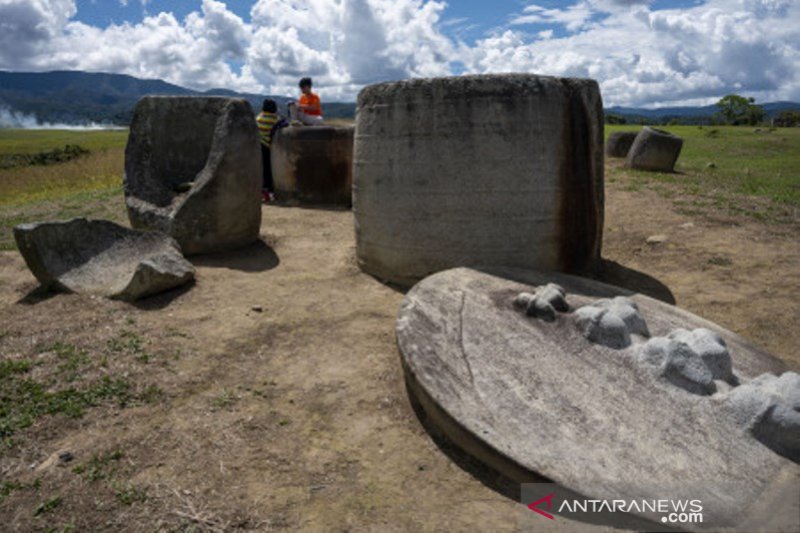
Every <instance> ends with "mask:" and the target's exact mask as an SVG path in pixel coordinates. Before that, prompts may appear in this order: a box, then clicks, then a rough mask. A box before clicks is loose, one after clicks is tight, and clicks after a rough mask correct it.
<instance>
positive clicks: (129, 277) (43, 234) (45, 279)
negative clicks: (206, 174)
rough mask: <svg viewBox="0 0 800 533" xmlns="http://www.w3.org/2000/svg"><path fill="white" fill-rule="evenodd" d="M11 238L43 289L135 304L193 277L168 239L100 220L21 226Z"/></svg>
mask: <svg viewBox="0 0 800 533" xmlns="http://www.w3.org/2000/svg"><path fill="white" fill-rule="evenodd" d="M14 238H15V239H16V241H17V247H18V248H19V251H20V253H21V254H22V256H23V258H24V259H25V262H26V263H27V265H28V268H30V269H31V272H33V275H34V276H36V279H38V280H39V282H40V283H41V284H42V286H43V287H45V288H48V289H54V290H61V291H66V292H76V293H83V294H93V295H98V296H106V297H109V298H116V299H120V300H128V301H132V300H137V299H139V298H143V297H145V296H149V295H152V294H156V293H159V292H163V291H166V290H169V289H173V288H175V287H178V286H180V285H183V284H184V283H187V282H188V281H190V280H192V279H193V278H194V267H193V266H192V264H191V263H189V262H188V261H187V260H186V259H185V258H184V257H183V255H182V254H181V250H180V247H179V246H178V244H177V243H176V242H175V240H174V239H172V238H171V237H169V236H168V235H165V234H163V233H159V232H154V231H137V230H132V229H129V228H125V227H123V226H120V225H118V224H115V223H113V222H109V221H106V220H87V219H85V218H76V219H73V220H69V221H66V222H41V223H34V224H22V225H20V226H17V227H15V228H14Z"/></svg>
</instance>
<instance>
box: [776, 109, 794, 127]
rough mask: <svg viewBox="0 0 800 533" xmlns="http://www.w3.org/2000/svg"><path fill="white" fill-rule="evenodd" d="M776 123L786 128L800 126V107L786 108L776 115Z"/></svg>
mask: <svg viewBox="0 0 800 533" xmlns="http://www.w3.org/2000/svg"><path fill="white" fill-rule="evenodd" d="M775 125H776V126H783V127H786V128H789V127H793V126H800V109H784V110H783V111H781V112H780V113H779V114H778V116H777V117H775Z"/></svg>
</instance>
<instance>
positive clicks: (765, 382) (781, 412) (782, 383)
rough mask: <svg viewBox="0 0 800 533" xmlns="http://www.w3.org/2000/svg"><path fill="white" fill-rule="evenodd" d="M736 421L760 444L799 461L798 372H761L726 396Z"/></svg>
mask: <svg viewBox="0 0 800 533" xmlns="http://www.w3.org/2000/svg"><path fill="white" fill-rule="evenodd" d="M726 400H727V402H728V405H729V406H730V407H732V408H733V410H734V417H735V420H736V422H737V423H738V424H739V425H740V426H742V427H744V428H746V429H747V430H748V431H750V433H751V434H752V435H753V436H754V437H755V438H756V439H757V440H758V441H759V442H761V443H762V444H764V445H765V446H767V447H769V448H770V449H772V450H774V451H775V452H777V453H779V454H781V455H784V456H786V457H788V458H789V459H791V460H792V461H795V462H800V374H797V373H796V372H785V373H783V374H782V375H781V376H780V377H778V376H775V375H773V374H762V375H760V376H758V377H757V378H755V379H753V380H752V381H750V382H749V383H745V384H744V385H741V386H739V387H736V388H735V389H733V390H732V391H731V392H730V393H729V394H728V396H727V398H726Z"/></svg>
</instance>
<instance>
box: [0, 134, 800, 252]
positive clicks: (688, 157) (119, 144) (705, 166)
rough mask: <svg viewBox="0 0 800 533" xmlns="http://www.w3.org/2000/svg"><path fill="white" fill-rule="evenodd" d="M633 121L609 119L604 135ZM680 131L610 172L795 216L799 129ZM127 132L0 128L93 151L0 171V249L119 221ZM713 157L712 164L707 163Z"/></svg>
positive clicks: (43, 146) (685, 194)
mask: <svg viewBox="0 0 800 533" xmlns="http://www.w3.org/2000/svg"><path fill="white" fill-rule="evenodd" d="M638 128H639V127H638V126H606V134H609V133H611V132H613V131H620V130H636V129H638ZM664 129H666V130H668V131H671V132H673V133H675V134H677V135H680V136H681V137H683V138H684V140H685V143H684V148H683V153H682V154H681V157H680V159H679V160H678V164H677V168H676V170H677V172H676V173H675V174H660V173H647V172H636V171H630V170H628V169H625V168H623V166H622V164H621V161H620V160H609V161H608V165H607V168H608V171H607V179H608V180H610V181H613V180H621V181H623V182H624V183H625V186H626V187H628V188H630V189H631V190H636V189H639V188H649V189H653V190H656V191H657V192H659V193H661V194H662V195H665V196H668V197H670V198H672V199H673V202H674V204H675V206H676V207H677V208H678V209H681V210H683V211H686V212H701V211H702V210H704V209H707V208H709V207H714V208H720V209H725V210H728V211H730V212H733V213H737V214H745V215H748V216H752V217H755V218H759V219H762V220H765V221H768V222H772V223H785V222H797V220H798V218H799V216H798V211H800V155H799V154H800V129H799V128H784V129H778V130H774V131H771V132H770V131H769V130H767V129H762V130H760V131H759V132H756V128H752V127H697V126H675V127H666V128H664ZM126 139H127V131H90V132H80V131H52V130H51V131H41V130H38V131H33V130H0V155H5V154H31V153H37V152H43V151H48V150H53V149H56V148H63V147H64V146H65V145H67V144H76V145H79V146H82V147H84V148H87V149H89V150H90V151H91V153H90V154H88V155H86V156H82V157H80V158H78V159H75V160H72V161H68V162H65V163H60V164H55V165H45V166H28V167H20V168H12V169H3V170H0V227H2V233H0V250H10V249H14V242H13V238H12V235H11V228H12V227H13V226H14V225H16V224H20V223H23V222H28V221H34V220H58V219H64V218H69V217H75V216H95V217H103V218H109V219H111V220H116V221H122V220H124V218H125V216H124V206H123V201H122V172H123V163H124V147H125V141H126ZM709 163H713V168H710V167H709Z"/></svg>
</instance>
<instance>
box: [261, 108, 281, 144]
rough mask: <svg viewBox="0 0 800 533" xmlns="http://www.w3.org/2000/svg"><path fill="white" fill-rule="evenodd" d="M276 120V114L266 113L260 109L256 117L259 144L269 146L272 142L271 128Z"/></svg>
mask: <svg viewBox="0 0 800 533" xmlns="http://www.w3.org/2000/svg"><path fill="white" fill-rule="evenodd" d="M277 122H278V115H276V114H275V113H266V112H264V111H262V112H261V113H259V114H258V117H256V123H257V124H258V133H259V135H260V136H261V144H263V145H264V146H266V147H267V148H269V145H270V144H272V128H273V126H275V124H276V123H277Z"/></svg>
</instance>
